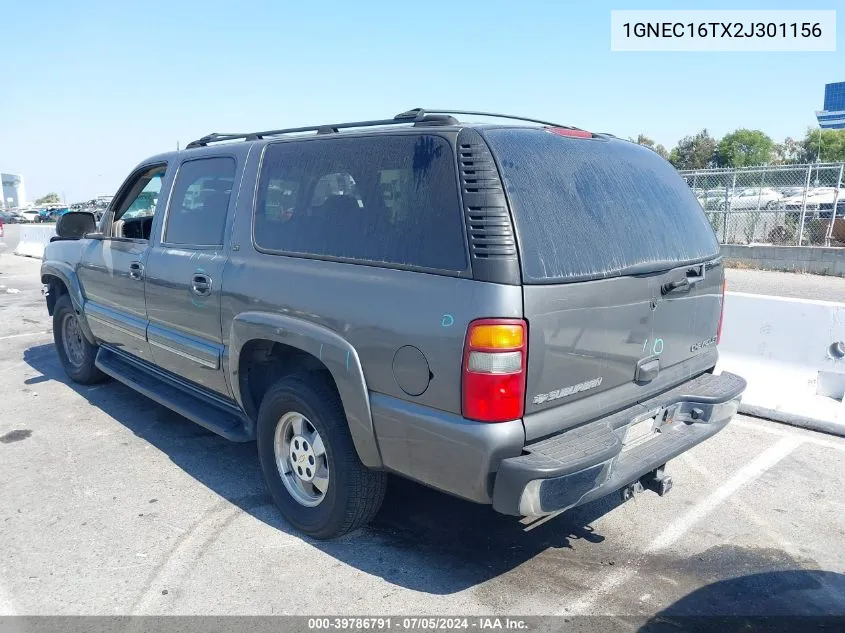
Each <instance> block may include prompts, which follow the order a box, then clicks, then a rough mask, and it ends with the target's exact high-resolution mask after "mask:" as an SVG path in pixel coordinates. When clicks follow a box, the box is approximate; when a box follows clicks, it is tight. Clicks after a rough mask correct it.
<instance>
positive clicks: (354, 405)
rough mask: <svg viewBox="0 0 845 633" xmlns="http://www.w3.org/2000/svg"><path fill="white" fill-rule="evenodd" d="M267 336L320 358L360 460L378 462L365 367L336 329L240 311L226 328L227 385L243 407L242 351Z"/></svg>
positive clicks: (370, 464) (369, 464)
mask: <svg viewBox="0 0 845 633" xmlns="http://www.w3.org/2000/svg"><path fill="white" fill-rule="evenodd" d="M255 339H266V340H270V341H275V342H278V343H282V344H284V345H289V346H291V347H294V348H297V349H300V350H302V351H303V352H307V353H308V354H311V355H312V356H314V357H315V358H318V359H319V360H320V361H321V362H322V363H323V365H325V366H326V368H327V369H328V370H329V372H330V373H331V375H332V378H333V379H334V382H335V384H336V385H337V390H338V392H339V394H340V399H341V402H342V403H343V408H344V411H345V412H346V418H347V420H348V422H349V431H350V434H351V435H352V441H353V443H354V444H355V449H356V450H357V451H358V456H359V457H360V459H361V461H362V462H363V464H364V465H365V466H367V467H369V468H380V467H381V466H382V460H381V455H380V454H379V450H378V444H377V443H376V437H375V432H374V430H373V418H372V413H371V411H370V399H369V395H368V392H367V384H366V381H365V380H364V370H363V368H362V367H361V361H360V359H359V358H358V353H357V352H356V351H355V348H354V347H352V345H351V344H350V343H349V341H347V340H346V339H344V338H343V337H341V336H339V335H338V334H337V333H335V332H333V331H332V330H330V329H328V328H325V327H323V326H320V325H316V324H314V323H310V322H308V321H303V320H301V319H297V318H294V317H289V316H285V315H281V314H273V313H268V312H243V313H241V314H239V315H238V316H236V317H235V318H234V319H233V321H232V327H231V333H230V338H229V341H230V357H231V359H232V362H230V363H229V384H230V385H231V388H232V392H233V395H234V397H235V400H236V401H237V402H238V404H240V405H241V406H242V407H243V396H242V394H241V392H240V384H241V381H240V376H239V366H240V355H241V351H242V350H243V348H244V346H245V345H246V344H247V343H248V342H249V341H251V340H255Z"/></svg>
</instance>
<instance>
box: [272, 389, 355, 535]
mask: <svg viewBox="0 0 845 633" xmlns="http://www.w3.org/2000/svg"><path fill="white" fill-rule="evenodd" d="M322 395H324V394H322V393H320V392H318V390H316V389H315V388H314V386H313V385H311V384H309V381H307V380H303V379H297V378H294V379H290V378H288V379H284V380H282V381H281V382H280V383H278V384H277V385H276V387H273V388H271V389H270V391H268V392H267V394H266V395H265V397H264V399H263V400H262V402H261V408H260V410H259V414H258V429H257V440H258V456H259V461H260V462H261V470H262V473H263V475H264V480H265V482H266V483H267V487H268V489H269V490H270V495H271V496H272V497H273V501H274V502H275V503H276V505H277V506H278V507H279V509H280V510H281V511H282V514H283V515H284V516H285V518H286V519H287V520H288V521H289V522H290V523H291V524H292V525H293V526H294V527H295V528H297V529H299V530H301V531H302V532H305V533H306V534H310V535H312V536H315V537H316V538H326V537H330V536H332V535H334V533H335V532H337V531H338V530H339V529H340V526H341V525H342V524H343V521H344V518H345V512H346V506H347V503H348V502H349V499H347V496H348V494H349V492H348V491H349V485H348V483H349V479H350V475H351V473H350V472H349V470H348V464H347V460H345V459H344V458H343V451H345V450H350V449H351V450H354V448H353V447H352V445H351V438H350V437H349V436H348V433H349V431H348V429H346V428H343V427H342V426H341V425H340V422H342V423H343V425H345V424H346V420H345V419H342V420H338V417H337V411H336V410H334V408H333V407H332V406H331V405H330V404H328V403H326V402H324V401H323V400H322V399H321V396H322ZM291 411H296V412H298V413H301V414H302V415H304V416H305V417H306V418H308V420H309V422H311V424H312V425H314V428H315V429H317V432H318V433H319V434H320V438H321V439H322V440H323V445H324V447H325V449H326V459H327V462H328V466H329V488H328V490H327V491H326V494H325V497H324V498H323V500H322V501H321V502H320V504H319V505H317V506H314V507H306V506H303V505H300V504H299V503H297V501H295V500H294V498H293V497H292V496H291V495H290V493H289V492H288V491H287V488H285V485H284V483H283V482H282V476H281V474H280V473H279V470H278V468H277V466H276V457H275V453H274V450H273V442H274V437H275V432H276V424H277V423H278V421H279V420H280V419H281V417H282V416H283V415H284V414H286V413H289V412H291ZM345 440H348V441H345Z"/></svg>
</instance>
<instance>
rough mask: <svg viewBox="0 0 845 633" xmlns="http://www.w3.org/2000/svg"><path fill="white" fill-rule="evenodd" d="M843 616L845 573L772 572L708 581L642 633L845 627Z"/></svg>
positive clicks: (664, 611)
mask: <svg viewBox="0 0 845 633" xmlns="http://www.w3.org/2000/svg"><path fill="white" fill-rule="evenodd" d="M843 616H845V574H839V573H836V572H831V571H822V570H817V569H794V570H785V571H768V572H764V573H759V574H750V575H746V576H738V577H736V578H731V579H729V580H721V581H718V582H713V583H711V584H707V585H704V586H703V587H701V588H700V589H696V590H695V591H693V592H691V593H689V594H687V595H686V596H684V597H683V598H680V599H679V600H677V601H675V602H673V603H672V604H670V605H669V606H668V607H666V608H665V609H662V610H661V611H659V612H658V613H656V614H655V615H654V616H652V617H651V618H649V620H648V621H647V622H646V623H645V624H643V625H642V626H641V627H640V628H639V633H655V632H657V631H756V630H766V631H775V630H777V631H787V630H789V631H816V630H829V631H834V630H842V629H841V628H840V627H842V625H843ZM834 618H835V619H834ZM758 626H759V628H758Z"/></svg>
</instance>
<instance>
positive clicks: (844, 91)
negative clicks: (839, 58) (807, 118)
mask: <svg viewBox="0 0 845 633" xmlns="http://www.w3.org/2000/svg"><path fill="white" fill-rule="evenodd" d="M816 119H818V121H819V127H820V128H822V129H824V130H842V129H845V81H840V82H839V83H835V84H827V85H826V86H825V87H824V110H822V111H821V112H816Z"/></svg>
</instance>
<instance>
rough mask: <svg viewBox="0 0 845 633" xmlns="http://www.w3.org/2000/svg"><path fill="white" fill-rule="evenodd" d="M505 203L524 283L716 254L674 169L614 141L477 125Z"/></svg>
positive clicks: (616, 272)
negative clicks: (511, 219)
mask: <svg viewBox="0 0 845 633" xmlns="http://www.w3.org/2000/svg"><path fill="white" fill-rule="evenodd" d="M485 137H486V138H487V141H488V143H489V144H490V147H491V148H492V150H493V152H494V153H495V154H496V157H497V159H498V162H499V165H500V169H501V170H502V177H503V179H504V183H505V189H506V191H507V194H508V198H509V200H510V203H511V206H512V209H513V215H514V222H515V224H516V229H517V235H518V239H519V248H520V256H521V260H522V268H523V277H524V279H525V281H526V282H527V283H531V282H533V283H554V282H566V281H581V280H587V279H600V278H606V277H615V276H620V275H625V274H635V273H644V272H651V271H657V270H665V269H667V268H671V267H674V266H677V265H679V264H685V263H693V262H700V261H703V260H705V259H708V258H711V257H713V256H716V255H717V254H718V253H719V246H718V243H717V242H716V238H715V236H714V234H713V229H712V228H711V226H710V223H709V222H708V221H707V218H706V217H705V216H704V213H703V212H702V210H701V207H700V205H699V204H698V202H697V201H696V199H695V197H694V196H693V194H692V192H691V191H690V189H689V187H687V185H686V184H685V183H684V181H683V180H682V179H681V177H680V176H679V175H678V173H677V172H676V171H675V169H674V168H673V167H672V166H671V165H670V164H669V163H667V162H666V161H665V160H663V159H662V158H660V157H659V156H658V155H657V154H655V153H654V152H652V151H651V150H649V149H646V148H642V147H639V146H637V145H635V144H633V143H628V142H626V141H618V140H598V139H577V138H566V137H562V136H560V135H558V134H554V133H551V132H549V131H547V130H542V129H535V130H531V129H524V128H523V129H513V128H501V129H490V130H486V131H485Z"/></svg>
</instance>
